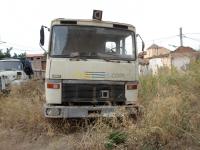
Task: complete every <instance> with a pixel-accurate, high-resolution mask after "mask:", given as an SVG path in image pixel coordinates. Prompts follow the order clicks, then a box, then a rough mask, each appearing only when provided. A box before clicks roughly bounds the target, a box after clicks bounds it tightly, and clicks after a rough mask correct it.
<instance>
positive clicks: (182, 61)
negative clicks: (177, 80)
mask: <svg viewBox="0 0 200 150" xmlns="http://www.w3.org/2000/svg"><path fill="white" fill-rule="evenodd" d="M189 63H190V58H189V57H187V56H181V57H175V58H173V59H172V65H173V66H174V67H175V68H176V69H177V70H185V69H186V67H187V65H188V64H189Z"/></svg>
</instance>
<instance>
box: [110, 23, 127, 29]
mask: <svg viewBox="0 0 200 150" xmlns="http://www.w3.org/2000/svg"><path fill="white" fill-rule="evenodd" d="M113 28H119V29H128V26H125V25H120V24H113Z"/></svg>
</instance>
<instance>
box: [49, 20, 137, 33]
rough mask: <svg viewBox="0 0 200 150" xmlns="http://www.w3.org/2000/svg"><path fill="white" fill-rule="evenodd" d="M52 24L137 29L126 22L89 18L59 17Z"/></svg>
mask: <svg viewBox="0 0 200 150" xmlns="http://www.w3.org/2000/svg"><path fill="white" fill-rule="evenodd" d="M51 25H52V26H53V25H83V26H95V27H107V28H118V29H126V30H132V31H135V27H134V26H133V25H130V24H126V23H118V22H111V21H99V20H92V19H91V20H89V19H88V20H87V19H65V18H57V19H54V20H53V21H52V22H51Z"/></svg>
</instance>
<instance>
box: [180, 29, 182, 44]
mask: <svg viewBox="0 0 200 150" xmlns="http://www.w3.org/2000/svg"><path fill="white" fill-rule="evenodd" d="M180 46H183V33H182V27H181V28H180Z"/></svg>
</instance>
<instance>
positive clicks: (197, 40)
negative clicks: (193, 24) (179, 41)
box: [183, 35, 200, 42]
mask: <svg viewBox="0 0 200 150" xmlns="http://www.w3.org/2000/svg"><path fill="white" fill-rule="evenodd" d="M183 37H184V38H187V39H191V40H193V41H196V42H200V40H199V39H196V38H191V37H188V36H185V35H184V36H183Z"/></svg>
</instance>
